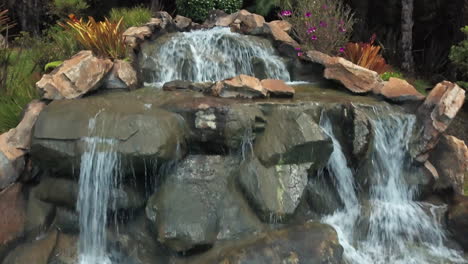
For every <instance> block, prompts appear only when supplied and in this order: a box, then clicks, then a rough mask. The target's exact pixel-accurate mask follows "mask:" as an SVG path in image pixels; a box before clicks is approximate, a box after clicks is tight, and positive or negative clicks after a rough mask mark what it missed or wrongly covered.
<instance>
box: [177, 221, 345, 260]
mask: <svg viewBox="0 0 468 264" xmlns="http://www.w3.org/2000/svg"><path fill="white" fill-rule="evenodd" d="M342 255H343V248H342V247H341V245H340V244H339V243H338V237H337V234H336V231H335V230H334V229H333V228H332V227H331V226H329V225H325V224H321V223H317V222H308V223H305V224H303V225H297V226H291V227H287V228H283V229H279V230H273V231H269V232H265V233H262V234H258V235H256V236H251V237H248V238H245V239H243V240H240V241H233V242H230V243H228V244H226V245H224V246H220V247H215V248H213V249H211V250H210V251H208V252H207V253H205V254H203V255H200V256H194V257H192V258H189V259H188V260H187V261H183V260H182V261H180V262H176V263H177V264H183V263H184V264H186V263H191V264H203V263H212V264H222V263H256V264H270V263H284V264H286V263H328V264H339V263H343V258H342Z"/></svg>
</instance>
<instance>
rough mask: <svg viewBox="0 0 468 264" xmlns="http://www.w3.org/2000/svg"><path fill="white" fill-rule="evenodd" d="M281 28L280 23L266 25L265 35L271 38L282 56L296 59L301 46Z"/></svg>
mask: <svg viewBox="0 0 468 264" xmlns="http://www.w3.org/2000/svg"><path fill="white" fill-rule="evenodd" d="M281 26H282V25H281V24H278V23H265V24H264V33H265V34H267V35H270V36H271V38H272V39H273V40H274V42H275V44H276V46H277V47H278V49H279V50H280V51H281V53H282V54H285V55H288V56H291V57H296V56H297V51H296V50H297V49H299V48H300V45H299V43H297V42H296V41H295V40H294V39H293V38H291V36H289V34H288V33H287V32H286V31H285V30H284V29H283V28H281Z"/></svg>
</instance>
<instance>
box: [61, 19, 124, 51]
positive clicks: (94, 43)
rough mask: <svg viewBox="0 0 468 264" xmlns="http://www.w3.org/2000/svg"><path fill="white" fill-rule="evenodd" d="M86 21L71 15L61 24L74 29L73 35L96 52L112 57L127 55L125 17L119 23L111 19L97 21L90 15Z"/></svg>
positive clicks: (71, 29) (86, 47)
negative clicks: (124, 33) (123, 22)
mask: <svg viewBox="0 0 468 264" xmlns="http://www.w3.org/2000/svg"><path fill="white" fill-rule="evenodd" d="M88 19H89V20H88V21H87V22H85V21H84V20H83V18H80V19H77V18H76V17H75V16H74V15H70V16H69V19H68V20H67V21H66V22H65V23H60V24H59V25H60V26H62V27H63V28H65V29H67V30H70V31H72V32H73V33H74V34H73V36H74V37H75V38H76V40H78V42H79V43H81V45H82V46H83V47H84V48H85V49H88V50H91V51H93V52H94V54H96V55H98V56H103V57H109V58H112V59H122V58H125V56H126V45H125V39H124V36H123V31H124V27H123V24H122V21H123V18H120V20H119V21H118V22H117V23H113V22H111V21H109V19H107V18H105V20H104V21H100V22H97V21H96V20H94V18H93V17H89V18H88Z"/></svg>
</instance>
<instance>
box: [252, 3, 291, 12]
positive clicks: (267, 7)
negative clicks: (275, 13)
mask: <svg viewBox="0 0 468 264" xmlns="http://www.w3.org/2000/svg"><path fill="white" fill-rule="evenodd" d="M292 3H293V0H256V1H255V8H254V10H253V11H254V12H255V13H256V14H260V15H262V16H267V15H268V14H269V13H270V12H271V11H272V10H273V9H275V8H279V7H282V8H283V9H288V10H289V9H292V6H293V4H292Z"/></svg>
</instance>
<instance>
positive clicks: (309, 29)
mask: <svg viewBox="0 0 468 264" xmlns="http://www.w3.org/2000/svg"><path fill="white" fill-rule="evenodd" d="M316 30H317V28H316V27H310V28H308V29H307V33H309V34H310V33H313V32H315V31H316Z"/></svg>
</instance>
